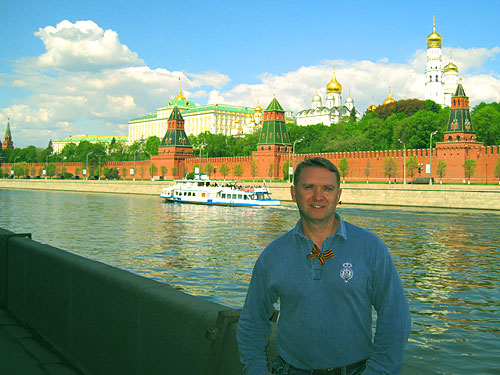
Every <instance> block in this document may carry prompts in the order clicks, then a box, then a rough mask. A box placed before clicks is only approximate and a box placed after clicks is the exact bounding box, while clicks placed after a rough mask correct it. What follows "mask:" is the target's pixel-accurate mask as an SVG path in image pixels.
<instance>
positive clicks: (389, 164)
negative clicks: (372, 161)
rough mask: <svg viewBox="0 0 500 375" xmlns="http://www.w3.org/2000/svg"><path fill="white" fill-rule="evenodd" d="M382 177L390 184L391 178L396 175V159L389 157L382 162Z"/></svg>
mask: <svg viewBox="0 0 500 375" xmlns="http://www.w3.org/2000/svg"><path fill="white" fill-rule="evenodd" d="M383 168H384V176H386V177H387V178H389V183H390V182H391V178H392V177H394V176H395V175H396V173H398V164H397V161H396V159H394V158H393V157H392V156H389V157H388V158H387V159H385V160H384V165H383Z"/></svg>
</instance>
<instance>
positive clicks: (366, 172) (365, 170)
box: [364, 161, 372, 183]
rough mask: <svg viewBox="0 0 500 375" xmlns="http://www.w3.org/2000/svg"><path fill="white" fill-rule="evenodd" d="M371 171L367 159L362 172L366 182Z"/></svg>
mask: <svg viewBox="0 0 500 375" xmlns="http://www.w3.org/2000/svg"><path fill="white" fill-rule="evenodd" d="M371 172H372V166H371V164H370V162H369V161H367V162H366V166H365V169H364V173H365V176H366V183H368V177H369V176H370V173H371Z"/></svg>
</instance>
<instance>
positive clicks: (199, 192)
mask: <svg viewBox="0 0 500 375" xmlns="http://www.w3.org/2000/svg"><path fill="white" fill-rule="evenodd" d="M160 197H161V198H164V199H165V201H166V202H179V203H195V204H209V205H221V206H256V207H270V206H279V205H280V201H279V200H277V199H272V198H271V195H270V193H269V190H268V189H267V187H266V184H265V182H264V186H260V187H243V186H238V185H237V184H236V183H235V182H234V181H220V180H210V179H209V177H208V176H206V175H195V176H194V179H193V180H188V179H183V180H176V181H175V184H174V186H171V187H168V188H164V189H163V190H162V192H161V194H160Z"/></svg>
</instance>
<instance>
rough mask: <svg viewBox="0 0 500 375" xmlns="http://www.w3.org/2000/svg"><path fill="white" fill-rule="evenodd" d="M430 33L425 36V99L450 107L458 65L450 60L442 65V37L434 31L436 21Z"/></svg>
mask: <svg viewBox="0 0 500 375" xmlns="http://www.w3.org/2000/svg"><path fill="white" fill-rule="evenodd" d="M432 27H433V30H432V33H431V34H429V36H428V37H427V66H426V69H425V99H426V100H427V99H430V100H433V101H435V102H436V103H438V104H440V105H441V106H443V107H451V96H452V95H453V94H454V93H455V91H456V89H457V85H458V67H457V66H456V65H455V64H453V62H452V61H451V57H450V62H449V63H448V64H447V65H446V66H444V67H443V53H442V50H441V44H442V41H443V39H442V37H441V35H439V34H438V33H437V31H436V22H434V23H433V25H432Z"/></svg>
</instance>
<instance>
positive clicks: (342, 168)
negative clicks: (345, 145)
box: [338, 158, 349, 182]
mask: <svg viewBox="0 0 500 375" xmlns="http://www.w3.org/2000/svg"><path fill="white" fill-rule="evenodd" d="M338 167H339V172H340V177H342V180H343V181H344V182H345V178H346V176H347V175H348V174H349V162H348V161H347V159H346V158H342V159H341V160H340V161H339V165H338Z"/></svg>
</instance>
